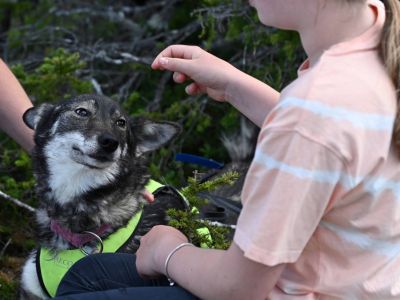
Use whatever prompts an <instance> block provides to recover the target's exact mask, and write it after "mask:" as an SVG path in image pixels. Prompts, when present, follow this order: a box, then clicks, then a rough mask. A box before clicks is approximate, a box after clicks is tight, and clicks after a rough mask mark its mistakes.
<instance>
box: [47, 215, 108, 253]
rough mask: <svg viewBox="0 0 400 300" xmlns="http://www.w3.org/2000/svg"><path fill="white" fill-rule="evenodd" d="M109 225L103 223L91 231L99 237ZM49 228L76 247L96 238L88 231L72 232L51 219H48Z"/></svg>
mask: <svg viewBox="0 0 400 300" xmlns="http://www.w3.org/2000/svg"><path fill="white" fill-rule="evenodd" d="M110 227H111V226H110V225H109V224H103V225H101V226H100V227H99V228H98V229H97V230H96V231H93V233H95V234H96V235H98V236H100V237H101V236H102V235H103V234H104V233H105V232H106V231H107V230H108V229H109V228H110ZM50 229H51V231H53V232H54V233H56V234H58V235H60V236H61V237H62V238H63V239H64V240H66V241H68V242H69V243H70V244H71V245H73V246H75V247H76V248H81V247H82V246H83V245H85V244H87V243H89V242H90V241H92V240H95V239H96V237H95V236H94V235H93V234H90V233H74V232H72V231H71V230H69V229H68V228H65V227H62V226H61V225H60V223H58V222H57V221H56V220H53V219H52V220H51V221H50Z"/></svg>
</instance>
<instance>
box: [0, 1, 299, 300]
mask: <svg viewBox="0 0 400 300" xmlns="http://www.w3.org/2000/svg"><path fill="white" fill-rule="evenodd" d="M176 43H182V44H192V45H198V46H200V47H202V48H205V49H206V50H208V51H209V52H211V53H213V54H215V55H217V56H219V57H221V58H223V59H225V60H227V61H229V62H230V63H232V64H233V65H235V66H236V67H238V68H239V69H241V70H243V71H245V72H247V73H249V74H252V75H253V76H255V77H257V78H258V79H260V80H262V81H264V82H267V83H268V84H269V85H271V86H272V87H274V88H276V89H278V90H279V89H281V88H282V87H283V86H284V85H286V84H287V83H288V82H290V81H291V80H293V79H294V78H295V76H296V66H297V65H298V64H299V62H301V61H302V59H304V57H303V54H302V51H301V50H300V48H299V41H298V37H297V35H296V34H294V33H292V32H283V31H279V30H276V29H271V28H266V27H264V26H262V25H261V24H260V23H259V22H258V19H257V15H256V13H255V10H254V9H253V8H251V7H250V6H249V5H248V4H247V1H239V0H231V1H228V0H202V1H184V0H168V1H162V0H148V1H144V0H114V1H110V0H99V1H91V0H87V1H77V0H69V1H64V0H54V1H50V0H29V1H28V0H0V57H1V58H2V59H3V60H4V61H5V62H6V63H7V64H8V65H9V66H10V67H11V68H12V70H13V72H14V73H15V75H16V76H17V77H18V79H19V80H20V82H21V84H22V85H23V87H24V88H25V90H26V91H27V93H28V95H29V96H30V98H31V99H32V101H33V103H34V104H38V103H41V102H57V101H60V100H63V99H66V98H69V97H71V96H73V95H77V94H81V93H99V94H104V95H107V96H109V97H112V98H114V99H115V100H117V101H119V102H120V103H122V105H123V107H124V108H125V109H126V110H127V111H128V112H129V113H130V114H132V115H135V114H143V115H146V116H148V117H151V118H153V119H159V120H161V119H162V120H171V121H175V122H179V123H180V124H181V125H182V126H183V128H184V130H183V133H182V135H181V136H180V137H179V138H178V139H177V140H176V141H175V142H174V143H173V144H171V145H169V146H167V147H166V148H164V149H161V150H160V151H157V152H156V153H154V154H153V156H152V160H151V161H152V163H151V168H150V169H151V173H152V176H153V178H155V179H157V180H160V181H162V182H165V181H166V182H169V183H173V184H174V185H176V186H184V185H185V183H186V178H188V176H191V175H192V174H191V172H192V171H193V170H194V169H198V166H191V165H183V164H182V163H179V162H176V161H174V156H175V154H176V153H179V152H186V153H191V154H196V155H201V156H205V157H208V158H212V159H214V160H217V161H221V162H224V163H228V162H229V157H228V154H227V151H226V149H224V147H223V146H222V145H221V142H220V137H221V134H222V133H225V134H229V133H232V132H235V131H236V130H237V128H238V126H239V118H240V116H239V114H238V113H237V112H236V111H235V110H234V109H233V108H232V107H230V106H229V105H228V104H224V103H217V102H213V101H212V100H210V99H208V98H207V97H206V96H196V97H188V96H187V95H186V94H185V93H184V85H176V84H174V82H173V81H172V80H171V75H172V74H171V73H169V72H159V71H152V70H151V68H150V63H151V62H152V60H153V58H154V57H155V56H156V55H157V54H158V53H159V51H161V50H162V49H163V48H165V47H166V46H168V45H170V44H176ZM33 186H34V179H33V178H32V172H31V162H30V157H29V155H28V154H27V153H25V152H24V151H22V150H21V149H20V147H19V146H18V145H16V144H15V143H14V142H13V141H12V140H10V139H9V138H8V137H7V136H5V135H0V190H1V191H3V192H5V193H7V194H9V195H11V196H12V197H15V198H17V199H20V200H21V201H23V202H25V203H27V204H29V205H31V206H33V207H35V201H36V200H35V197H34V193H33ZM0 200H1V203H0V298H1V299H14V298H15V287H16V286H17V285H18V284H17V277H18V268H19V265H20V263H21V261H22V260H23V259H24V257H25V256H26V255H27V253H28V252H29V250H30V249H32V247H34V241H33V234H32V225H33V221H32V213H31V212H29V211H25V210H24V209H23V208H20V207H17V206H15V205H14V204H12V203H10V202H8V201H5V200H3V199H1V198H0ZM16 270H17V271H16Z"/></svg>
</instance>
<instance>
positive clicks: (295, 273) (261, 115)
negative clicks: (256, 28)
mask: <svg viewBox="0 0 400 300" xmlns="http://www.w3.org/2000/svg"><path fill="white" fill-rule="evenodd" d="M250 1H251V2H250V3H251V5H253V6H254V7H255V8H256V10H257V13H258V16H259V19H260V21H261V22H262V23H263V24H265V25H268V26H274V27H278V28H282V29H289V30H296V31H298V32H299V34H300V37H301V41H302V45H303V47H304V49H305V51H306V53H307V56H308V59H307V60H306V61H305V62H304V63H303V64H302V65H301V66H300V68H299V71H298V78H297V79H296V80H295V81H294V82H293V83H292V84H290V85H289V86H287V87H286V88H285V89H284V90H283V91H282V92H281V93H279V92H277V91H275V90H273V89H272V88H270V87H269V86H267V85H265V84H264V83H262V82H260V81H258V80H256V79H254V78H252V77H250V76H248V75H246V74H244V73H242V72H241V71H239V70H237V69H236V68H234V67H233V66H231V65H229V64H228V63H226V62H224V61H222V60H220V59H218V58H216V57H214V56H212V55H211V54H209V53H207V52H205V51H203V50H202V49H200V48H198V47H193V46H183V45H174V46H170V47H168V48H166V49H165V50H164V51H162V52H161V53H160V54H159V55H158V56H157V57H156V59H155V60H154V62H153V64H152V67H153V69H160V70H170V71H173V72H174V80H175V81H176V82H178V83H183V82H185V81H186V80H191V81H192V83H191V84H189V85H188V86H187V87H186V91H187V93H188V94H191V95H193V94H197V93H207V94H208V95H209V96H210V97H211V98H213V99H215V100H217V101H227V102H229V103H231V104H232V105H234V106H235V107H236V108H238V109H239V110H240V111H241V112H242V113H244V114H245V115H247V116H248V117H249V118H250V119H251V120H252V121H253V122H254V123H255V124H257V125H258V126H260V127H261V132H260V135H259V138H258V143H257V150H256V154H255V157H254V160H253V162H252V166H251V168H250V170H249V172H248V174H247V178H246V182H245V186H244V189H243V192H242V202H243V210H242V212H241V215H240V217H239V220H238V224H237V230H236V232H235V236H234V240H233V243H232V245H231V247H230V248H229V249H228V250H227V251H221V250H211V249H199V248H196V247H194V246H192V245H190V244H188V243H187V239H186V237H185V236H184V235H183V234H182V233H180V232H179V231H177V230H175V229H173V228H171V227H167V226H157V227H155V228H153V229H152V230H151V231H150V232H149V233H148V234H147V235H146V236H144V237H143V238H142V240H141V247H140V248H139V250H138V252H137V256H136V267H137V271H138V273H139V274H140V275H141V276H142V277H145V278H155V277H158V276H161V275H166V276H167V277H169V278H172V279H171V280H174V281H175V282H177V283H178V284H179V285H180V286H181V287H183V288H184V289H185V290H187V291H189V292H190V293H191V294H193V295H196V296H197V297H199V298H202V299H279V300H282V299H399V297H400V202H399V199H400V192H399V191H400V183H399V180H400V168H399V167H400V164H399V160H398V159H399V158H398V155H399V153H400V152H399V150H400V147H399V145H398V144H397V142H398V141H399V139H400V126H399V125H397V123H395V121H396V114H397V109H398V108H397V101H398V100H397V99H398V94H397V90H398V89H399V77H398V73H399V62H398V60H399V57H400V54H399V53H400V52H399V49H400V48H399V37H400V35H399V31H400V26H399V22H400V3H399V1H398V0H386V1H383V2H381V1H379V0H302V1H300V0H285V1H282V0H250ZM108 257H109V256H101V255H100V256H94V257H92V258H91V259H90V260H91V261H95V263H96V264H101V265H102V266H106V265H107V264H108V265H111V264H110V263H109V261H110V260H109V258H108ZM124 257H125V258H120V261H121V262H123V261H124V260H125V261H126V264H125V265H128V263H130V264H131V265H132V264H133V258H132V257H131V256H129V257H128V258H127V257H126V256H124ZM115 259H116V258H115ZM85 261H88V260H83V261H82V263H78V264H77V265H76V266H75V267H74V268H73V269H72V270H71V271H72V272H70V273H69V274H68V275H67V276H66V278H65V280H64V283H63V284H62V285H61V287H60V289H59V294H60V295H66V294H68V293H69V291H71V290H72V291H73V292H76V293H78V292H83V291H90V290H94V289H99V288H101V289H105V288H104V287H100V284H98V285H97V284H93V285H92V286H90V285H88V284H87V282H90V281H93V280H91V277H90V276H89V275H87V274H84V271H80V270H82V269H85V268H86V269H87V268H90V267H92V266H93V263H86V262H85ZM121 264H123V263H121ZM112 265H114V266H115V264H114V263H113V264H112ZM109 268H110V269H111V266H109ZM132 269H134V268H133V267H132V268H129V271H126V273H129V272H131V273H134V272H135V270H132ZM104 270H105V271H104ZM91 272H93V273H96V272H97V270H91ZM102 273H105V274H102V275H93V276H95V277H96V278H97V279H98V280H101V279H104V278H105V279H107V276H108V277H111V276H112V275H110V274H108V273H109V271H108V269H107V267H105V269H104V268H103V271H102ZM122 273H124V272H122ZM97 274H99V273H97ZM82 276H83V277H82ZM99 276H100V277H101V276H104V278H103V277H101V278H100V279H99ZM126 277H127V275H126V274H122V275H121V276H120V277H119V276H115V277H114V278H113V280H114V281H123V278H126ZM125 282H126V281H125ZM135 284H137V283H134V282H131V283H129V282H128V283H127V285H135ZM113 287H119V286H117V285H114V286H113V285H109V286H107V289H109V288H113ZM150 289H151V290H152V291H153V294H152V295H159V297H160V298H162V297H163V293H164V291H167V290H168V291H172V290H174V289H175V290H177V291H178V290H179V291H183V290H182V289H181V288H176V287H175V288H165V287H164V288H161V289H160V288H150ZM157 289H159V290H157ZM138 290H140V289H138V288H124V289H122V290H108V291H103V292H92V293H87V294H79V295H76V299H78V298H79V299H94V297H96V298H98V299H102V298H101V297H107V296H110V297H111V296H112V297H114V298H116V299H117V298H118V297H119V298H118V299H123V297H124V295H129V296H130V297H132V298H133V297H134V296H135V295H137V293H138ZM141 295H143V294H141ZM127 297H128V296H127ZM144 297H147V298H146V299H158V298H157V297H155V298H150V297H149V296H144ZM190 297H191V296H190V295H189V294H183V293H181V294H180V295H179V296H176V297H175V299H178V298H179V299H183V298H190ZM68 299H75V298H74V297H72V296H71V297H70V298H68Z"/></svg>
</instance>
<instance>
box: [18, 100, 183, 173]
mask: <svg viewBox="0 0 400 300" xmlns="http://www.w3.org/2000/svg"><path fill="white" fill-rule="evenodd" d="M23 119H24V122H25V124H26V125H27V126H28V127H30V128H31V129H33V130H35V141H36V144H37V145H43V144H46V143H48V142H49V141H50V140H54V139H55V138H56V139H57V140H58V143H57V145H54V146H58V147H60V148H61V147H62V148H63V149H65V148H67V150H68V153H69V157H70V158H71V159H72V160H73V161H74V162H76V163H78V164H82V165H85V166H87V167H88V168H99V169H102V168H105V167H107V166H109V165H110V164H112V163H113V162H114V161H115V160H117V159H119V157H120V156H121V155H123V154H125V153H129V154H131V155H135V156H139V155H141V154H143V153H146V152H148V151H152V150H155V149H157V148H159V147H161V146H162V145H164V144H165V143H167V142H168V141H170V140H171V139H172V138H173V137H174V136H176V135H177V134H178V133H179V131H180V127H179V125H177V124H175V123H172V122H154V121H150V120H147V119H143V118H134V117H129V116H128V115H127V114H126V113H125V112H124V111H123V110H122V109H121V107H120V105H119V104H118V103H116V102H115V101H113V100H111V99H109V98H107V97H104V96H99V95H81V96H78V97H75V98H73V99H71V100H69V101H66V102H62V103H60V104H48V103H45V104H41V105H39V106H35V107H32V108H30V109H28V110H27V111H26V112H25V114H24V116H23ZM60 150H61V149H60Z"/></svg>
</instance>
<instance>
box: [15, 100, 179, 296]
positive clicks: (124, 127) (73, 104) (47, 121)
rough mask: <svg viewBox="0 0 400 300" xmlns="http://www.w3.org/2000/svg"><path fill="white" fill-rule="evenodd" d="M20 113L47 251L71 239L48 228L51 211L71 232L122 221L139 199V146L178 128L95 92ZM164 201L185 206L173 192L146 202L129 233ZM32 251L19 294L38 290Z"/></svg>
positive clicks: (150, 222) (158, 220)
mask: <svg viewBox="0 0 400 300" xmlns="http://www.w3.org/2000/svg"><path fill="white" fill-rule="evenodd" d="M24 121H25V123H26V124H27V125H28V126H29V127H30V128H32V129H34V131H35V145H36V146H35V149H34V151H33V154H32V155H33V163H34V174H35V177H36V181H37V187H36V193H37V197H38V199H39V205H38V208H37V210H36V222H37V238H38V244H39V246H41V247H46V248H48V249H50V250H52V251H55V252H56V251H58V250H63V249H71V248H74V247H73V246H72V245H71V244H69V242H68V241H66V240H64V239H63V238H62V237H61V236H59V235H58V234H56V233H54V232H53V231H52V230H51V229H50V221H51V220H52V219H55V220H57V221H58V223H59V224H61V225H62V226H64V227H65V228H68V229H69V230H71V231H72V232H76V233H80V232H83V231H94V230H95V229H96V228H99V227H100V226H101V225H102V224H110V225H111V227H110V230H109V232H107V234H110V233H111V232H113V231H115V230H116V229H118V228H120V227H121V226H124V225H126V224H127V222H128V221H129V220H130V218H131V217H132V216H133V215H134V214H135V213H136V212H137V211H138V209H139V208H140V205H141V204H144V203H145V202H146V201H145V199H144V197H143V194H142V193H143V190H144V186H145V184H146V183H147V181H148V179H149V174H148V171H147V159H146V153H147V152H149V151H153V150H155V149H157V148H159V147H161V146H162V145H164V144H165V143H167V142H168V141H170V140H171V139H172V138H173V137H175V136H176V135H177V134H178V133H179V132H180V127H179V126H178V125H177V124H175V123H172V122H153V121H150V120H147V119H143V118H134V117H129V116H128V115H127V114H126V113H125V112H123V110H122V109H121V107H120V106H119V105H118V103H116V102H114V101H112V100H111V99H109V98H107V97H104V96H99V95H81V96H78V97H75V98H73V99H71V100H69V101H66V102H63V103H60V104H42V105H39V106H37V107H33V108H31V109H29V110H28V111H27V112H26V113H25V114H24ZM161 198H162V197H161ZM171 207H175V208H185V204H184V203H182V200H181V199H180V198H179V197H175V196H174V195H173V192H170V193H169V195H167V197H166V198H165V199H156V201H155V203H154V204H152V205H146V206H145V209H144V211H143V216H142V219H141V222H140V223H139V225H138V228H137V231H136V233H135V234H137V235H138V236H140V235H142V234H144V233H145V232H146V231H148V230H149V229H150V228H151V227H152V226H154V225H156V224H162V223H165V221H166V220H165V218H166V217H165V210H166V209H168V208H171ZM107 234H106V235H107ZM137 246H138V242H137V241H136V240H133V241H132V242H131V243H130V244H129V245H128V247H127V249H126V251H129V252H134V251H135V250H136V249H137ZM34 257H35V253H32V254H31V256H30V258H29V259H28V261H27V262H26V264H25V266H24V268H23V272H22V280H21V288H22V292H21V298H25V299H43V298H46V295H45V293H44V292H43V291H42V289H41V287H40V284H39V281H38V276H37V274H36V268H35V262H34V260H35V258H34Z"/></svg>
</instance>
